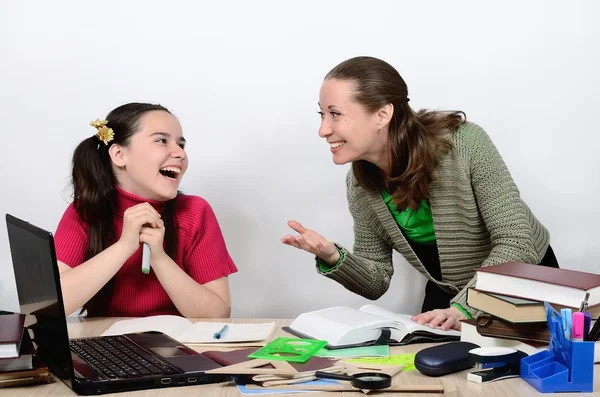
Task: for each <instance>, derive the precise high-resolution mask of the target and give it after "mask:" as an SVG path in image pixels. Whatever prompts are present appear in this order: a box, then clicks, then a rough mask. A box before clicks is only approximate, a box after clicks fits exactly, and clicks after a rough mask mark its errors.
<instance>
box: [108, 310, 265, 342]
mask: <svg viewBox="0 0 600 397" xmlns="http://www.w3.org/2000/svg"><path fill="white" fill-rule="evenodd" d="M225 324H227V326H228V329H227V331H226V332H225V333H224V334H223V335H222V337H221V338H220V339H215V338H214V334H215V332H217V331H219V330H221V329H222V328H223V326H224V325H225ZM147 331H159V332H162V333H164V334H166V335H169V336H170V337H171V338H173V339H175V340H177V341H179V342H181V343H185V344H190V345H203V344H208V345H211V346H215V345H218V344H224V345H235V346H240V345H245V346H263V345H265V344H266V343H268V341H269V339H270V338H271V335H272V334H273V332H274V331H275V323H217V322H204V321H199V322H196V323H192V322H191V321H190V320H188V319H186V318H184V317H180V316H171V315H164V316H150V317H144V318H135V319H131V320H121V321H117V322H116V323H114V324H113V325H112V326H111V327H110V328H109V329H107V330H106V331H105V332H104V333H103V334H102V336H110V335H122V334H128V333H137V332H147Z"/></svg>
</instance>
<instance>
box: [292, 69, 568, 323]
mask: <svg viewBox="0 0 600 397" xmlns="http://www.w3.org/2000/svg"><path fill="white" fill-rule="evenodd" d="M319 107H320V112H319V113H320V115H321V127H320V129H319V136H321V137H322V138H324V139H326V141H327V143H328V144H329V146H330V148H331V152H332V153H333V162H334V163H335V164H346V163H352V169H351V170H350V171H349V172H348V175H347V178H346V184H347V197H348V203H349V207H350V212H351V214H352V217H353V219H354V237H355V242H354V252H350V251H348V250H347V249H346V248H344V247H342V246H340V245H338V244H335V243H332V242H330V241H329V240H327V239H325V238H324V237H323V236H321V235H319V234H318V233H316V232H315V231H313V230H310V229H307V228H305V227H304V226H302V225H301V224H300V223H298V222H296V221H290V222H288V224H289V226H290V227H291V228H292V229H294V230H295V231H297V232H298V233H299V234H298V235H296V236H292V235H287V236H285V237H283V238H282V242H283V243H285V244H288V245H291V246H294V247H296V248H300V249H303V250H305V251H308V252H310V253H312V254H314V255H316V257H317V270H318V271H319V273H321V274H323V275H325V276H327V277H330V278H332V279H333V280H336V281H338V282H339V283H341V284H342V285H343V286H344V287H346V288H347V289H349V290H350V291H353V292H355V293H357V294H360V295H362V296H364V297H366V298H369V299H377V298H379V297H380V296H382V295H383V294H384V293H385V292H386V291H387V289H388V287H389V284H390V279H391V277H392V275H393V273H394V267H393V263H392V250H396V251H398V252H399V253H400V254H402V255H403V256H404V258H405V259H406V260H407V261H408V262H409V263H410V264H411V265H412V266H413V267H414V268H415V269H417V270H418V271H419V272H420V273H421V274H423V275H424V276H425V277H426V278H427V279H428V282H427V285H426V288H425V299H424V302H423V305H422V310H421V312H422V313H421V314H420V315H416V316H414V317H413V320H415V321H418V322H419V323H421V324H425V323H429V324H430V326H432V327H437V326H441V328H442V329H450V328H457V329H460V322H459V320H461V319H464V318H470V317H471V316H472V315H475V314H476V311H475V310H473V309H471V308H469V307H468V306H467V304H466V292H467V289H468V288H469V287H470V286H472V285H473V283H474V280H475V279H474V275H475V271H476V269H477V268H479V267H481V266H491V265H495V264H498V263H503V262H522V263H532V264H543V265H547V266H554V267H558V263H557V260H556V257H555V256H554V253H553V252H552V248H551V247H550V245H549V240H550V237H549V233H548V231H547V230H546V228H545V227H544V226H543V225H542V224H541V223H540V222H539V221H538V220H537V219H536V218H535V216H534V215H533V214H532V212H531V211H530V209H529V208H528V207H527V205H526V204H525V203H524V202H523V200H521V198H520V196H519V191H518V189H517V187H516V186H515V184H514V182H513V180H512V178H511V176H510V173H509V171H508V169H507V167H506V165H505V164H504V162H503V160H502V158H501V157H500V154H499V153H498V151H497V150H496V148H495V147H494V145H493V143H492V141H491V140H490V138H489V137H488V135H487V134H486V132H485V131H484V130H483V129H482V128H481V127H479V126H478V125H476V124H474V123H471V122H467V121H466V116H465V114H464V113H462V112H441V111H431V110H420V111H418V112H415V111H414V110H413V109H411V107H410V106H409V98H408V88H407V86H406V83H405V82H404V80H403V79H402V77H401V76H400V74H399V73H398V72H397V71H396V69H394V68H393V67H392V66H391V65H389V64H388V63H386V62H384V61H382V60H380V59H377V58H372V57H356V58H351V59H348V60H346V61H344V62H342V63H341V64H339V65H337V66H336V67H335V68H333V69H332V70H331V71H330V72H329V73H328V74H327V75H326V77H325V80H324V82H323V84H322V86H321V90H320V95H319Z"/></svg>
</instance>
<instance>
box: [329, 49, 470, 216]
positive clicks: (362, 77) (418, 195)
mask: <svg viewBox="0 0 600 397" xmlns="http://www.w3.org/2000/svg"><path fill="white" fill-rule="evenodd" d="M328 79H337V80H351V81H354V82H355V83H356V88H355V92H354V98H353V99H354V100H355V101H356V102H358V103H360V104H361V105H363V106H365V108H366V109H367V110H369V111H371V112H375V111H377V110H379V109H381V108H382V107H383V106H385V105H387V104H389V103H391V104H392V105H394V113H393V114H392V119H391V121H390V125H389V135H388V143H389V148H390V153H389V164H390V172H389V174H388V175H386V174H385V172H383V171H382V170H380V169H379V168H378V167H377V166H376V165H374V164H372V163H370V162H368V161H364V160H357V161H354V162H352V170H353V172H354V175H355V177H356V180H357V182H358V184H359V185H360V186H362V187H364V188H365V189H368V190H379V189H387V190H388V191H389V192H390V194H391V196H392V200H393V203H394V204H395V205H396V206H397V207H398V208H399V209H404V208H406V207H407V206H408V205H410V204H411V203H412V202H413V201H417V202H419V201H420V200H422V199H424V198H429V186H430V185H431V182H433V179H434V176H433V174H434V171H435V169H436V166H437V164H438V159H439V156H440V155H442V154H444V153H447V152H448V151H449V150H450V149H451V148H452V143H451V142H450V139H449V134H448V133H449V132H454V131H456V129H457V128H458V127H459V126H460V125H461V124H463V123H464V122H465V121H466V115H465V113H464V112H460V111H455V112H440V111H433V110H424V109H422V110H420V111H418V112H414V111H413V110H412V109H411V108H410V106H408V88H407V86H406V83H405V82H404V80H403V79H402V77H401V76H400V74H399V73H398V71H396V69H394V68H393V67H392V66H391V65H390V64H388V63H386V62H384V61H382V60H380V59H377V58H372V57H356V58H351V59H348V60H346V61H344V62H342V63H340V64H339V65H337V66H336V67H335V68H333V69H332V70H331V71H330V72H329V73H327V75H326V76H325V80H328Z"/></svg>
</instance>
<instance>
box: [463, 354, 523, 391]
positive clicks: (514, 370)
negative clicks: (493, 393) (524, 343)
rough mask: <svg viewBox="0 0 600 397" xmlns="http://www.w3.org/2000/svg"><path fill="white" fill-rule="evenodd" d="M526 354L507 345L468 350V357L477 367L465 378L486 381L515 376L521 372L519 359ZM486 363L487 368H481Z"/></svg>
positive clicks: (477, 381)
mask: <svg viewBox="0 0 600 397" xmlns="http://www.w3.org/2000/svg"><path fill="white" fill-rule="evenodd" d="M525 357H527V354H526V353H524V352H522V351H520V350H516V349H512V348H507V347H480V348H478V349H473V350H471V351H470V352H469V359H470V360H471V362H472V363H473V364H474V365H475V367H477V368H479V369H478V370H477V371H474V372H470V373H469V374H468V375H467V380H468V381H471V382H475V383H488V382H493V381H495V380H501V379H507V378H516V377H518V376H519V375H520V373H521V359H522V358H525ZM483 365H487V366H488V368H485V369H481V368H483Z"/></svg>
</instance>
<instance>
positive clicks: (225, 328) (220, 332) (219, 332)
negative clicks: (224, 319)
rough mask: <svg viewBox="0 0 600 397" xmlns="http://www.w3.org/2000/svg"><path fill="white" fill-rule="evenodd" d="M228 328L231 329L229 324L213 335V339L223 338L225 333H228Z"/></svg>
mask: <svg viewBox="0 0 600 397" xmlns="http://www.w3.org/2000/svg"><path fill="white" fill-rule="evenodd" d="M227 328H229V326H228V325H227V324H225V325H224V326H223V328H221V329H220V330H219V331H218V332H215V334H214V335H213V338H215V339H221V337H222V336H223V334H225V331H227Z"/></svg>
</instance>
